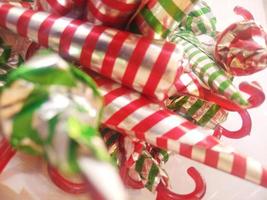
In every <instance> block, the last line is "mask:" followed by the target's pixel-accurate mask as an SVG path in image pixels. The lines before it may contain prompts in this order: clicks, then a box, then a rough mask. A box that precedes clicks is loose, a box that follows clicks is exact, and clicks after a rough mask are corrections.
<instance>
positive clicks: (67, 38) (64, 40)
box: [59, 20, 83, 57]
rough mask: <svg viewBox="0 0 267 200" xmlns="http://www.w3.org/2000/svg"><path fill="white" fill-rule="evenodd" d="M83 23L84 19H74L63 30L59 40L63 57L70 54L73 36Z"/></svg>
mask: <svg viewBox="0 0 267 200" xmlns="http://www.w3.org/2000/svg"><path fill="white" fill-rule="evenodd" d="M81 24H83V22H82V21H80V20H73V21H72V22H71V23H69V25H68V26H67V27H66V28H65V30H64V31H63V33H62V35H61V37H60V42H59V52H60V54H61V55H62V56H63V57H68V56H69V48H70V45H71V42H72V38H73V36H74V34H75V32H76V30H77V29H78V27H79V26H80V25H81Z"/></svg>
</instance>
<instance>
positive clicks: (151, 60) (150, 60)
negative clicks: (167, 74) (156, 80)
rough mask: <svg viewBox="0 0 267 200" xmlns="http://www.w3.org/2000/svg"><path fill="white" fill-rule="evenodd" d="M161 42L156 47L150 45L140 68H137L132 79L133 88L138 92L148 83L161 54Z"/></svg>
mask: <svg viewBox="0 0 267 200" xmlns="http://www.w3.org/2000/svg"><path fill="white" fill-rule="evenodd" d="M161 48H162V42H158V45H155V44H154V43H153V44H150V45H149V47H148V49H147V51H146V53H145V56H144V59H143V61H142V63H141V66H140V67H139V68H138V71H137V73H136V75H135V79H134V88H135V89H136V90H138V91H142V90H143V88H144V86H145V84H146V82H147V81H148V79H149V77H150V74H151V72H152V69H153V67H154V64H155V62H156V60H157V58H158V57H159V55H160V53H161Z"/></svg>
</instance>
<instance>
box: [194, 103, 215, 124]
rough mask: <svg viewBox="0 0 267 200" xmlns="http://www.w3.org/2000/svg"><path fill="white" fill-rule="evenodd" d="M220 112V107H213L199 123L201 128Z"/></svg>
mask: <svg viewBox="0 0 267 200" xmlns="http://www.w3.org/2000/svg"><path fill="white" fill-rule="evenodd" d="M219 110H220V107H219V106H218V105H212V106H211V107H210V109H209V110H208V111H207V112H206V113H205V114H204V115H203V116H202V118H201V119H200V120H199V121H198V124H199V125H201V126H205V125H206V124H207V123H208V122H209V121H210V120H211V119H212V118H213V117H214V115H215V114H216V113H217V112H218V111H219Z"/></svg>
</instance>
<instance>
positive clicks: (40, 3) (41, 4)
mask: <svg viewBox="0 0 267 200" xmlns="http://www.w3.org/2000/svg"><path fill="white" fill-rule="evenodd" d="M73 8H74V2H73V1H72V0H54V1H52V0H37V9H38V10H40V11H47V12H49V13H53V14H56V15H66V14H67V13H69V12H70V11H71V10H72V9H73Z"/></svg>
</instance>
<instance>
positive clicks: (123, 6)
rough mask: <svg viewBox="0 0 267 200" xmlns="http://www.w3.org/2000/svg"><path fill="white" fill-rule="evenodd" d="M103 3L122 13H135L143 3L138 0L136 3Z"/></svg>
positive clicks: (112, 0) (113, 1) (107, 1)
mask: <svg viewBox="0 0 267 200" xmlns="http://www.w3.org/2000/svg"><path fill="white" fill-rule="evenodd" d="M102 2H103V3H104V4H106V5H107V6H109V7H110V8H113V9H116V10H119V11H121V12H134V11H135V10H136V9H137V8H138V6H139V4H140V3H141V1H138V0H136V2H135V3H126V2H122V1H117V0H102Z"/></svg>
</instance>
